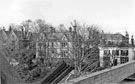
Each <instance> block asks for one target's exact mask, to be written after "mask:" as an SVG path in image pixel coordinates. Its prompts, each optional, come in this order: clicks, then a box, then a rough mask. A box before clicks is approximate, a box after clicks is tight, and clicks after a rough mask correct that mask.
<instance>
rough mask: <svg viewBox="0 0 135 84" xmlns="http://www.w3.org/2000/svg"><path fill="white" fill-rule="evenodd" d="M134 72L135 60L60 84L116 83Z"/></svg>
mask: <svg viewBox="0 0 135 84" xmlns="http://www.w3.org/2000/svg"><path fill="white" fill-rule="evenodd" d="M133 73H135V61H132V62H128V63H125V64H121V65H119V66H115V67H111V68H108V69H105V70H102V71H99V72H95V73H92V74H88V75H85V76H81V77H79V78H76V79H72V80H70V81H69V82H66V83H62V84H106V83H107V84H108V83H110V84H116V83H118V82H120V81H122V80H123V79H125V78H127V77H128V76H130V75H132V74H133Z"/></svg>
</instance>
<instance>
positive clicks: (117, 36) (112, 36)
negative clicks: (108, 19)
mask: <svg viewBox="0 0 135 84" xmlns="http://www.w3.org/2000/svg"><path fill="white" fill-rule="evenodd" d="M103 37H104V39H107V40H122V39H123V38H126V37H125V36H123V35H122V34H120V33H116V34H109V33H108V34H107V33H106V34H104V35H103Z"/></svg>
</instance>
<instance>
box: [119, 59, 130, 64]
mask: <svg viewBox="0 0 135 84" xmlns="http://www.w3.org/2000/svg"><path fill="white" fill-rule="evenodd" d="M128 60H129V59H128V57H120V63H121V64H123V63H126V62H128Z"/></svg>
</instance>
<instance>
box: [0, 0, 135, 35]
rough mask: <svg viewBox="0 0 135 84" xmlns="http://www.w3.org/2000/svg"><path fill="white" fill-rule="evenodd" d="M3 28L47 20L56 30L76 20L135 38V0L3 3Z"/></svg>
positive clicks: (8, 0)
mask: <svg viewBox="0 0 135 84" xmlns="http://www.w3.org/2000/svg"><path fill="white" fill-rule="evenodd" d="M0 11H1V12H0V26H7V25H9V24H10V23H15V24H20V23H21V22H22V21H24V20H27V19H31V20H35V19H44V20H45V21H46V22H48V23H51V24H52V25H54V26H58V25H59V24H65V25H66V26H67V27H68V26H70V22H72V21H73V20H74V19H76V20H77V21H78V22H80V23H86V24H89V25H91V24H95V25H98V26H99V28H101V29H103V30H104V31H105V32H110V33H111V32H113V33H115V32H120V33H122V34H124V33H125V31H128V32H129V34H130V35H132V34H133V35H134V36H135V33H134V32H135V1H134V0H0Z"/></svg>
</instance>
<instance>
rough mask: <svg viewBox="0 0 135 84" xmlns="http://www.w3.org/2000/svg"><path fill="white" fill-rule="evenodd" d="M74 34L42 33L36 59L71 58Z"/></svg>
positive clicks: (37, 44)
mask: <svg viewBox="0 0 135 84" xmlns="http://www.w3.org/2000/svg"><path fill="white" fill-rule="evenodd" d="M71 52H72V32H71V30H70V31H67V32H55V30H54V31H52V32H42V33H40V34H39V36H38V38H37V41H36V58H47V57H50V56H51V57H54V58H69V57H71V56H72V55H71V54H72V53H71Z"/></svg>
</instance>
